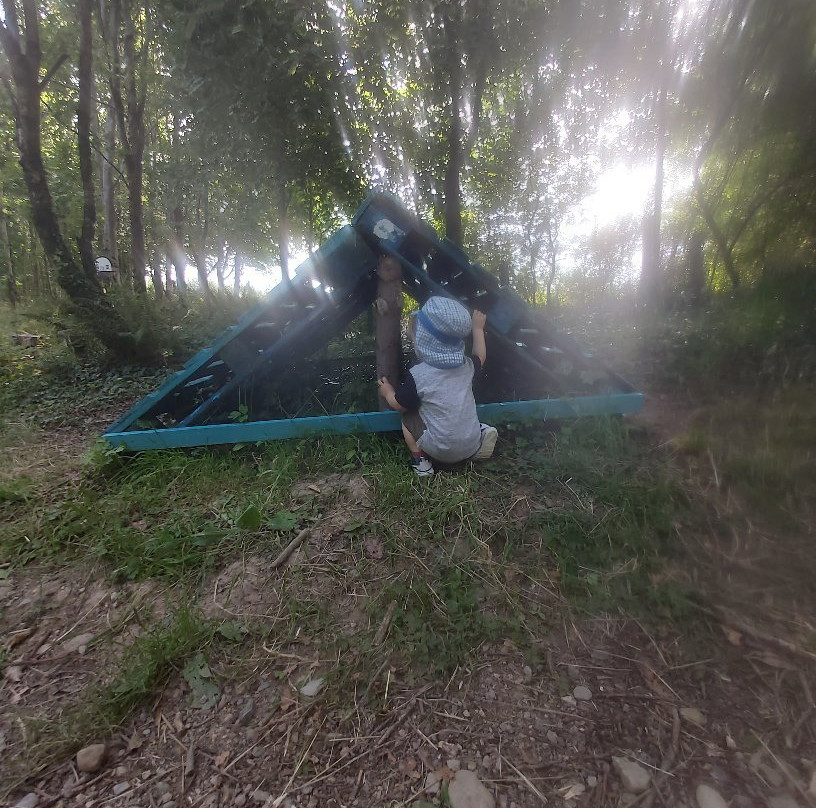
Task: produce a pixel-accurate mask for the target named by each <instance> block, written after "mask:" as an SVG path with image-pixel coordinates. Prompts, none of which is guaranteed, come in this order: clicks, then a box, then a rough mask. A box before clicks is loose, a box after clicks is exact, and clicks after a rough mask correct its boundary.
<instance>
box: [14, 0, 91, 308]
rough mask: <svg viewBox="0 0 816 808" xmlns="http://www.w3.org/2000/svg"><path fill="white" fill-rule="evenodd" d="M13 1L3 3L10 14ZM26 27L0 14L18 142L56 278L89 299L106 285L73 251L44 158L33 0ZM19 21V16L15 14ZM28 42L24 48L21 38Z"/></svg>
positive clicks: (73, 294)
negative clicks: (87, 271) (81, 264)
mask: <svg viewBox="0 0 816 808" xmlns="http://www.w3.org/2000/svg"><path fill="white" fill-rule="evenodd" d="M12 6H13V4H4V8H5V9H6V12H7V15H8V11H9V9H10V8H11V7H12ZM23 9H24V14H25V21H26V29H25V37H24V40H23V39H22V38H20V36H19V32H18V31H16V30H15V25H13V23H12V22H11V21H9V27H6V25H5V24H4V22H3V21H2V20H0V44H1V45H2V46H3V51H4V52H5V54H6V58H7V59H8V62H9V66H10V68H11V76H12V82H13V84H14V88H15V90H16V96H15V109H14V112H15V119H16V124H17V126H16V130H17V148H18V150H19V153H20V166H21V167H22V169H23V177H24V179H25V184H26V189H27V191H28V198H29V202H30V204H31V218H32V221H33V223H34V227H35V229H36V231H37V236H38V237H39V239H40V242H41V243H42V246H43V249H44V250H45V253H46V256H47V257H48V258H49V259H50V260H51V261H53V262H54V264H55V266H56V267H57V278H58V280H59V284H60V286H61V287H62V288H63V289H64V290H65V292H66V294H67V295H68V296H69V297H70V298H71V300H72V301H74V302H76V303H84V304H87V303H90V302H94V301H97V300H99V299H100V295H101V288H100V286H99V284H98V283H97V281H96V278H89V277H88V276H87V275H85V273H84V272H82V270H81V269H80V268H79V266H77V263H76V261H75V260H74V256H73V255H72V254H71V251H70V250H69V249H68V245H67V243H66V242H65V239H64V238H63V235H62V231H61V230H60V226H59V221H58V220H57V216H56V213H55V211H54V203H53V200H52V197H51V190H50V188H49V187H48V178H47V175H46V172H45V165H44V164H43V159H42V141H41V134H40V121H41V111H40V100H41V95H42V90H43V84H42V83H41V80H40V64H41V61H42V52H41V49H40V38H39V11H38V6H37V4H36V3H35V2H33V0H25V2H24V3H23ZM14 22H16V18H15V19H14ZM23 41H24V43H25V51H24V50H23V47H22V44H23Z"/></svg>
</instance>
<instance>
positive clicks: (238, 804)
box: [232, 794, 246, 808]
mask: <svg viewBox="0 0 816 808" xmlns="http://www.w3.org/2000/svg"><path fill="white" fill-rule="evenodd" d="M232 804H233V805H234V806H235V808H243V806H244V805H246V794H236V795H235V796H234V797H233V798H232Z"/></svg>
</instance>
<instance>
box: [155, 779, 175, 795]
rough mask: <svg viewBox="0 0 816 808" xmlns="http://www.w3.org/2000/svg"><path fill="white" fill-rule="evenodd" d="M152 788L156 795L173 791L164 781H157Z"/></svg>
mask: <svg viewBox="0 0 816 808" xmlns="http://www.w3.org/2000/svg"><path fill="white" fill-rule="evenodd" d="M153 788H155V789H156V793H157V794H169V793H170V792H171V791H172V790H173V789H172V788H171V786H170V783H168V782H167V781H166V780H159V782H158V783H156V785H155V786H153Z"/></svg>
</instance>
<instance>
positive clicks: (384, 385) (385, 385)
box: [377, 376, 408, 412]
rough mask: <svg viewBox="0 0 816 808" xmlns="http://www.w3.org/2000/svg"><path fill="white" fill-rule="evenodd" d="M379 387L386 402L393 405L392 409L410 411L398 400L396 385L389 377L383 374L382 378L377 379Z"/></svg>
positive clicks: (390, 405)
mask: <svg viewBox="0 0 816 808" xmlns="http://www.w3.org/2000/svg"><path fill="white" fill-rule="evenodd" d="M377 387H379V389H380V395H381V396H382V397H383V398H384V399H385V402H386V404H388V406H389V407H391V409H392V410H396V411H397V412H408V410H406V409H405V407H403V406H402V404H400V403H399V401H397V399H396V397H395V395H394V394H395V390H394V385H392V384H391V382H389V381H388V379H386V378H385V376H383V377H382V378H381V379H377Z"/></svg>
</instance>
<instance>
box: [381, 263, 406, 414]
mask: <svg viewBox="0 0 816 808" xmlns="http://www.w3.org/2000/svg"><path fill="white" fill-rule="evenodd" d="M375 308H376V319H375V334H376V338H375V342H376V352H377V379H381V378H382V377H383V376H385V377H386V378H387V379H388V381H389V382H391V384H392V385H394V387H396V386H397V383H398V382H399V376H400V364H401V360H402V267H401V266H400V263H399V261H397V259H396V258H392V257H391V256H383V257H382V258H381V259H380V262H379V264H378V265H377V300H376V304H375ZM380 409H381V410H387V409H389V406H388V403H387V402H386V400H385V399H384V398H383V397H382V396H380Z"/></svg>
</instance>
